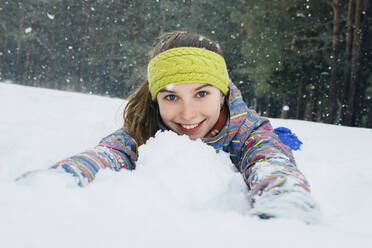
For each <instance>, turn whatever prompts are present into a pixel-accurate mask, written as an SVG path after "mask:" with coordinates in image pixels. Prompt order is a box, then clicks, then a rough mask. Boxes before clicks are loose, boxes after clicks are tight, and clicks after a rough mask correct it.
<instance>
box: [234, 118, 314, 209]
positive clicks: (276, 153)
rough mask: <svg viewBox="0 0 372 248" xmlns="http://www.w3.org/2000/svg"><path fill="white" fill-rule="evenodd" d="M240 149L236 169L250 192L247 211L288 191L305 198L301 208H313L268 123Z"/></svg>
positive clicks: (288, 154) (288, 153)
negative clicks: (240, 173) (239, 157)
mask: <svg viewBox="0 0 372 248" xmlns="http://www.w3.org/2000/svg"><path fill="white" fill-rule="evenodd" d="M242 149H243V150H242V155H241V159H240V163H239V164H238V167H239V168H238V169H239V170H240V171H241V172H242V174H243V178H244V181H245V182H246V184H247V186H248V188H249V190H250V197H249V200H250V206H251V208H256V207H257V205H262V204H260V202H264V201H266V202H270V199H271V200H273V199H275V198H278V195H283V194H286V193H290V192H297V193H299V194H301V195H303V196H305V198H307V196H308V198H309V201H307V203H306V204H304V206H305V205H306V206H305V207H307V206H308V207H309V208H312V207H313V206H311V204H313V201H312V200H311V196H310V194H309V193H310V187H309V184H308V182H307V180H306V178H305V177H304V175H303V174H302V173H301V172H300V171H299V170H298V168H297V166H296V162H295V160H294V158H293V155H292V151H291V150H290V148H289V147H287V146H285V145H284V144H282V143H281V141H280V140H279V138H278V136H277V135H276V134H275V133H274V132H273V129H272V127H271V124H270V122H269V120H265V121H263V122H262V123H261V125H259V126H258V127H257V128H256V129H254V130H253V131H252V132H251V134H250V136H249V137H248V138H247V140H246V141H245V144H244V146H243V148H242ZM292 195H293V194H292ZM305 198H303V197H302V199H305ZM300 201H301V200H300ZM308 202H311V204H308ZM294 204H297V203H294ZM301 204H302V203H301V202H299V204H298V205H301ZM314 204H315V203H314ZM263 214H265V213H263ZM269 215H270V214H269Z"/></svg>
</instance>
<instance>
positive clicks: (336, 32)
mask: <svg viewBox="0 0 372 248" xmlns="http://www.w3.org/2000/svg"><path fill="white" fill-rule="evenodd" d="M331 6H332V9H333V35H332V60H331V68H332V69H331V82H330V87H329V93H328V113H329V115H328V120H327V122H328V123H334V122H335V119H336V113H337V105H336V103H337V102H336V96H337V82H336V80H337V78H336V76H337V75H336V72H337V60H338V53H339V48H338V47H339V46H338V44H339V36H340V19H341V18H340V7H341V1H340V0H334V1H333V3H332V5H331Z"/></svg>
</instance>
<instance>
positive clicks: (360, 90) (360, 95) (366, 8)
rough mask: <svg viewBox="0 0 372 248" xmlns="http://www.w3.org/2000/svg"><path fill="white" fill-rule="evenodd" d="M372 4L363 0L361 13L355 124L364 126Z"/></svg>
mask: <svg viewBox="0 0 372 248" xmlns="http://www.w3.org/2000/svg"><path fill="white" fill-rule="evenodd" d="M371 9H372V8H371V4H368V0H363V3H362V7H361V13H363V16H362V17H361V23H360V42H359V45H360V48H359V56H360V58H359V61H358V62H359V67H358V71H359V73H358V75H359V83H358V84H357V87H356V94H355V109H356V111H355V113H354V115H355V117H354V125H355V126H358V127H360V126H363V116H364V115H366V114H367V106H366V98H365V96H366V90H367V83H368V77H369V76H370V74H369V73H368V71H369V70H370V65H369V63H370V61H369V60H368V58H369V56H368V53H369V52H370V51H369V49H368V43H367V42H368V29H369V26H368V18H369V16H370V15H371Z"/></svg>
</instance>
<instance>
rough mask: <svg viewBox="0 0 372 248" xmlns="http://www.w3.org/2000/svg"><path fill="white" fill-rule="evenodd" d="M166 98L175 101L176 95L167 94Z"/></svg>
mask: <svg viewBox="0 0 372 248" xmlns="http://www.w3.org/2000/svg"><path fill="white" fill-rule="evenodd" d="M165 99H167V100H168V101H175V100H176V96H175V95H167V96H165Z"/></svg>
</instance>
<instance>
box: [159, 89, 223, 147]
mask: <svg viewBox="0 0 372 248" xmlns="http://www.w3.org/2000/svg"><path fill="white" fill-rule="evenodd" d="M224 98H225V97H224V95H223V94H222V93H221V91H220V90H219V89H218V88H216V87H214V86H211V85H209V84H201V83H185V84H177V85H174V86H173V85H172V87H166V88H164V89H162V90H161V91H159V93H158V95H157V101H158V104H159V110H160V116H161V118H162V120H163V122H164V124H165V125H166V126H167V127H168V128H170V129H171V130H173V131H174V132H176V133H178V134H186V135H188V136H189V137H190V139H192V140H195V139H198V138H203V137H204V136H206V135H207V134H208V133H209V132H210V130H211V129H212V128H213V127H214V125H215V124H216V122H217V120H218V117H219V115H220V110H221V106H222V104H223V102H224Z"/></svg>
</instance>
